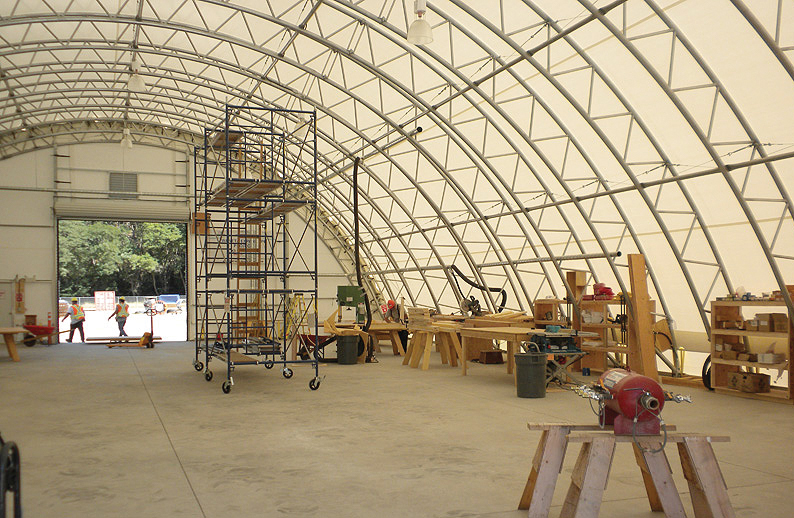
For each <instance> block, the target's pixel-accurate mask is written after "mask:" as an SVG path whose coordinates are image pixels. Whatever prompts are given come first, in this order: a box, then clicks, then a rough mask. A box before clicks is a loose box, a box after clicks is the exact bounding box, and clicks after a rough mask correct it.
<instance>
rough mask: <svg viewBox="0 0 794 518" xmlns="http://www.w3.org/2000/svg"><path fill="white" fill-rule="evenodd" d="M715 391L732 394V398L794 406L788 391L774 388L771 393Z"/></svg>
mask: <svg viewBox="0 0 794 518" xmlns="http://www.w3.org/2000/svg"><path fill="white" fill-rule="evenodd" d="M714 391H715V392H716V393H718V394H730V395H731V396H739V397H743V398H747V399H760V400H762V401H772V402H774V403H788V404H794V400H791V399H789V397H788V389H784V388H778V387H772V390H771V391H769V392H742V391H740V390H735V389H730V388H727V387H714Z"/></svg>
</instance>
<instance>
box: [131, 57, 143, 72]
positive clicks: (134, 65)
mask: <svg viewBox="0 0 794 518" xmlns="http://www.w3.org/2000/svg"><path fill="white" fill-rule="evenodd" d="M130 69H131V70H132V71H133V72H138V71H139V70H140V69H141V62H140V61H138V58H134V59H133V60H132V61H131V62H130Z"/></svg>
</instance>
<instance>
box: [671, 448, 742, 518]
mask: <svg viewBox="0 0 794 518" xmlns="http://www.w3.org/2000/svg"><path fill="white" fill-rule="evenodd" d="M678 454H679V456H680V457H681V467H682V468H683V469H684V478H686V481H687V482H688V483H689V493H690V495H691V497H692V508H693V509H694V510H695V518H734V517H735V516H736V515H735V514H734V512H733V506H731V502H730V499H729V498H728V489H727V487H726V486H725V480H724V479H723V477H722V472H721V471H720V466H719V464H718V463H717V458H716V457H715V456H714V450H713V449H712V448H711V444H710V443H709V442H708V440H707V438H705V437H685V438H684V440H683V441H682V442H679V443H678Z"/></svg>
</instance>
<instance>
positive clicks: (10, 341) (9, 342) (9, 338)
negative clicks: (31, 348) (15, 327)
mask: <svg viewBox="0 0 794 518" xmlns="http://www.w3.org/2000/svg"><path fill="white" fill-rule="evenodd" d="M3 338H5V341H6V349H8V355H9V356H10V357H11V359H12V360H14V361H15V362H18V361H19V353H18V352H17V343H16V342H15V341H14V335H13V334H11V333H3Z"/></svg>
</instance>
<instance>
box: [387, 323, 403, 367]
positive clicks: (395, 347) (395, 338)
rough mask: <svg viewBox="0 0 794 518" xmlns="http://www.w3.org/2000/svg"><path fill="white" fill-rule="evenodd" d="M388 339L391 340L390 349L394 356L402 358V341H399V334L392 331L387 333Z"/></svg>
mask: <svg viewBox="0 0 794 518" xmlns="http://www.w3.org/2000/svg"><path fill="white" fill-rule="evenodd" d="M389 338H390V339H391V348H392V351H393V352H394V356H402V354H403V344H402V341H400V333H399V332H397V331H393V330H392V331H389ZM403 365H404V364H403Z"/></svg>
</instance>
